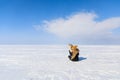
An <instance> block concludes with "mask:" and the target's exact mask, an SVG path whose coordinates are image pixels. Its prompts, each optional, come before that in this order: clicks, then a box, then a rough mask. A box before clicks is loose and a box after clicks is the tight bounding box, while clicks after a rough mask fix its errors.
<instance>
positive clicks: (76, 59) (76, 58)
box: [68, 50, 79, 61]
mask: <svg viewBox="0 0 120 80" xmlns="http://www.w3.org/2000/svg"><path fill="white" fill-rule="evenodd" d="M69 54H70V55H69V56H68V58H69V59H70V60H71V61H78V60H79V57H78V56H79V53H78V54H77V55H76V56H75V57H74V58H73V59H71V57H72V52H70V50H69Z"/></svg>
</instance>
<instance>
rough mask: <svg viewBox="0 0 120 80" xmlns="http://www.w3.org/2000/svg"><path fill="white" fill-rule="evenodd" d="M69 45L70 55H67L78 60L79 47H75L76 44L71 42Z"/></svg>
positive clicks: (73, 59)
mask: <svg viewBox="0 0 120 80" xmlns="http://www.w3.org/2000/svg"><path fill="white" fill-rule="evenodd" d="M69 46H70V50H69V54H70V55H69V56H68V58H69V59H70V60H71V61H78V60H79V49H78V48H77V47H78V46H77V45H72V44H69Z"/></svg>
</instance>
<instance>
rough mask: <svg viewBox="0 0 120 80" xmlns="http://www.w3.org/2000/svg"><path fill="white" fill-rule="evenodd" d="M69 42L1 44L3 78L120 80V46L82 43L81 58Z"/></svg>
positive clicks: (0, 69) (1, 79)
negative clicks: (71, 53) (75, 58)
mask: <svg viewBox="0 0 120 80" xmlns="http://www.w3.org/2000/svg"><path fill="white" fill-rule="evenodd" d="M68 49H69V48H68V46H67V45H0V80H120V69H119V68H120V46H116V45H107V46H106V45H79V49H80V56H79V57H80V60H79V61H78V62H72V61H70V60H69V59H68V57H67V56H68Z"/></svg>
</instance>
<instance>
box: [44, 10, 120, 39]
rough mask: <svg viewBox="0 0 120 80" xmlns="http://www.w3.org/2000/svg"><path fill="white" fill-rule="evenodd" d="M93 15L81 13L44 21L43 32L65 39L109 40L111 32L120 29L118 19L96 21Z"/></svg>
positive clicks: (95, 16)
mask: <svg viewBox="0 0 120 80" xmlns="http://www.w3.org/2000/svg"><path fill="white" fill-rule="evenodd" d="M97 18H98V16H97V15H96V14H95V13H88V12H81V13H77V14H74V15H71V16H68V17H66V18H58V19H54V20H50V21H44V22H43V24H42V26H44V28H45V30H46V31H48V32H50V33H53V34H55V35H57V36H59V37H62V38H66V39H78V40H85V39H89V40H91V41H92V39H93V38H94V39H107V38H108V39H110V38H115V37H114V35H113V32H112V30H113V29H116V28H119V27H120V17H112V18H108V19H105V20H102V21H97V20H96V19H97Z"/></svg>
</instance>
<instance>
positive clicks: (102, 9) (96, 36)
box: [0, 0, 120, 44]
mask: <svg viewBox="0 0 120 80" xmlns="http://www.w3.org/2000/svg"><path fill="white" fill-rule="evenodd" d="M119 4H120V1H119V0H0V44H68V43H74V44H120V42H119V41H120V24H119V23H120V5H119ZM75 16H78V17H75ZM82 16H83V17H82ZM81 19H85V20H83V21H82V20H81ZM87 20H89V21H87ZM79 23H81V24H79ZM83 23H84V24H85V25H84V24H83ZM109 23H110V24H109ZM62 24H63V25H62ZM64 24H65V25H64ZM86 24H88V25H86ZM76 25H77V26H76ZM81 25H82V26H81ZM89 25H90V26H89ZM96 25H97V26H96ZM111 25H112V26H111ZM69 26H70V27H69ZM96 27H97V28H96ZM100 27H102V28H100ZM89 28H90V29H89Z"/></svg>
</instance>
